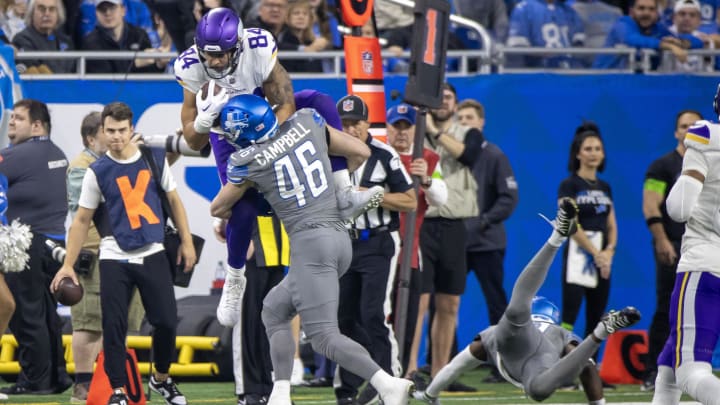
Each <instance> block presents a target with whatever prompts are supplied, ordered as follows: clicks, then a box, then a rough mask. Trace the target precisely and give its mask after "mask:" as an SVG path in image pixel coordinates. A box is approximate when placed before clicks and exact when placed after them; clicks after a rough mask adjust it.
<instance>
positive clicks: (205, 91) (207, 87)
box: [200, 81, 222, 99]
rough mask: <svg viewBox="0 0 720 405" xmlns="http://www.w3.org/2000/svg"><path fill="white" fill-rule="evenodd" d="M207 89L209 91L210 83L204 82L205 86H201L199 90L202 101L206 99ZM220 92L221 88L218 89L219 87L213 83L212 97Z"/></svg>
mask: <svg viewBox="0 0 720 405" xmlns="http://www.w3.org/2000/svg"><path fill="white" fill-rule="evenodd" d="M209 89H210V81H207V82H205V84H203V86H202V89H200V91H201V92H202V98H203V99H206V98H207V96H208V91H209ZM221 91H222V87H220V85H219V84H217V82H215V87H214V88H213V95H215V94H218V93H220V92H221Z"/></svg>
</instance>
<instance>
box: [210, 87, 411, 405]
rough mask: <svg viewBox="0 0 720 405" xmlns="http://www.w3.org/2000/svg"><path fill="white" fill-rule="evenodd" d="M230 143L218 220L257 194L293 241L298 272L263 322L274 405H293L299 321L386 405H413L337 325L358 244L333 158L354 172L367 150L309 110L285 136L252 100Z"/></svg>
mask: <svg viewBox="0 0 720 405" xmlns="http://www.w3.org/2000/svg"><path fill="white" fill-rule="evenodd" d="M220 120H221V125H222V128H223V131H224V132H225V136H226V137H227V139H228V141H229V142H232V143H234V144H235V145H237V146H238V147H240V150H239V151H237V152H235V153H234V154H233V155H232V156H231V158H230V161H229V163H228V170H227V177H228V184H226V185H225V186H224V187H223V188H222V189H221V190H220V192H219V193H218V195H217V196H216V197H215V199H214V200H213V202H212V204H211V211H212V215H213V216H216V217H220V218H225V217H228V216H229V215H230V213H231V209H232V206H233V205H234V204H235V202H236V201H237V200H238V199H240V198H241V197H242V195H243V194H244V193H245V191H246V190H247V189H248V188H249V187H255V188H257V189H258V190H259V191H261V192H262V193H263V195H264V196H265V198H266V199H267V201H268V202H269V203H270V205H271V206H272V208H273V211H274V212H275V214H276V215H277V216H278V217H279V218H280V220H281V221H282V222H283V224H284V225H285V229H286V230H287V233H288V236H289V238H290V263H291V266H290V271H289V273H288V275H287V277H285V279H284V280H283V281H282V282H280V284H278V285H277V286H276V287H275V288H273V289H272V290H271V291H270V292H269V293H268V295H267V296H266V298H265V300H264V302H263V310H262V318H263V323H264V324H265V329H266V331H267V335H268V340H269V341H270V358H271V360H272V364H273V369H274V372H275V383H274V385H273V391H272V393H271V395H270V398H269V400H268V404H269V405H290V404H291V400H290V375H291V373H292V366H293V356H294V351H295V342H294V340H293V336H292V332H291V330H290V320H291V319H292V318H293V317H294V316H295V314H299V315H300V320H301V323H302V326H303V330H304V331H305V334H306V335H307V337H308V338H309V340H310V343H311V345H312V347H313V349H314V350H315V351H316V352H318V353H320V354H322V355H324V356H326V357H327V358H329V359H331V360H334V361H335V362H337V363H338V364H339V365H340V366H342V367H344V368H346V369H348V370H350V371H351V372H352V373H354V374H356V375H358V376H360V377H362V378H363V379H366V380H368V381H370V383H371V384H372V385H373V387H375V389H377V391H378V392H379V393H380V397H381V398H382V399H383V401H384V403H385V404H386V405H405V404H407V403H408V400H409V396H410V392H411V391H412V389H413V383H412V382H411V381H409V380H404V379H401V378H396V377H393V376H391V375H389V374H387V373H386V372H385V371H383V370H382V369H381V368H380V366H378V365H377V364H376V363H375V362H374V361H373V360H372V359H371V358H370V355H369V354H368V352H367V351H366V350H365V349H364V348H363V347H362V346H361V345H359V344H358V343H356V342H354V341H353V340H351V339H350V338H348V337H346V336H344V335H342V334H340V332H339V329H338V324H337V310H338V291H339V283H338V279H339V277H340V276H341V275H342V274H343V273H344V272H345V271H346V270H347V269H348V267H349V265H350V260H351V257H352V252H351V244H350V238H349V235H348V233H347V230H346V229H345V226H344V224H343V220H342V218H341V216H340V213H339V210H338V207H337V201H336V198H335V192H336V190H335V184H334V182H333V177H332V175H331V168H330V161H329V158H328V153H330V154H331V155H341V156H345V157H346V158H347V159H348V166H349V168H351V170H352V169H354V168H356V167H357V166H359V165H360V164H362V162H363V161H364V160H365V159H367V157H368V156H369V154H370V151H369V149H368V147H367V146H366V145H365V144H363V143H362V142H361V141H359V140H357V139H355V138H353V137H351V136H349V135H347V134H345V133H342V132H340V131H337V130H335V129H333V128H331V127H329V126H327V125H326V124H325V120H324V119H323V118H322V117H321V116H320V115H319V114H318V113H317V112H316V111H315V110H313V109H302V110H300V111H297V112H296V113H295V114H294V115H292V116H291V117H290V118H289V119H288V120H287V121H285V122H284V123H283V124H282V125H280V126H279V127H278V121H277V117H276V116H275V114H274V113H273V111H272V108H271V107H270V105H269V104H268V103H267V102H266V101H265V100H264V99H262V98H260V97H257V96H253V95H249V94H243V95H239V96H235V97H233V98H232V99H231V100H230V101H228V103H227V105H226V106H225V107H224V108H223V110H222V112H221V114H220Z"/></svg>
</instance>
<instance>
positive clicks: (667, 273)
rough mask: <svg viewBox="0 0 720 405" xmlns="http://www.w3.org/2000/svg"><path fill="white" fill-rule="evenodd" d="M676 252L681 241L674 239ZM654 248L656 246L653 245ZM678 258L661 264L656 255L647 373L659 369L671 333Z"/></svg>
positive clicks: (678, 250) (646, 360) (646, 363)
mask: <svg viewBox="0 0 720 405" xmlns="http://www.w3.org/2000/svg"><path fill="white" fill-rule="evenodd" d="M672 244H673V247H674V248H675V252H677V254H678V260H679V255H680V241H679V240H678V241H672ZM653 249H654V247H653ZM678 260H675V263H673V264H671V265H664V264H661V263H660V261H659V260H658V258H657V256H655V298H656V303H655V315H653V319H652V323H651V324H650V330H649V332H648V340H649V342H648V343H649V345H648V354H647V358H646V359H645V370H646V373H650V372H653V371H657V359H658V356H659V355H660V352H661V351H662V349H663V346H665V341H666V340H667V338H668V335H670V319H669V317H670V296H671V295H672V291H673V287H675V270H677V264H678Z"/></svg>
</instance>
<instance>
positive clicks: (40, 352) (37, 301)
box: [5, 234, 70, 390]
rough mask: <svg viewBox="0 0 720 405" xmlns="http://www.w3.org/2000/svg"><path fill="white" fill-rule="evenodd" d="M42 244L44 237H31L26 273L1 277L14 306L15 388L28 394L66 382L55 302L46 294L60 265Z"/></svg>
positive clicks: (11, 327) (48, 293) (61, 243)
mask: <svg viewBox="0 0 720 405" xmlns="http://www.w3.org/2000/svg"><path fill="white" fill-rule="evenodd" d="M46 240H47V237H46V236H44V235H39V234H33V238H32V244H31V245H30V249H28V254H29V255H30V261H29V262H28V266H27V267H26V269H25V270H24V271H21V272H19V273H8V274H6V275H5V280H6V282H7V285H8V288H9V289H10V292H12V295H13V298H14V299H15V305H16V306H15V313H14V314H13V316H12V318H11V319H10V330H11V331H12V333H13V335H14V336H15V339H16V340H17V342H18V361H19V362H20V368H21V371H20V375H19V376H18V385H20V386H23V387H26V388H29V389H31V390H53V389H55V388H56V387H58V386H62V385H65V386H67V383H68V381H70V380H69V378H70V377H68V375H67V372H66V371H65V358H64V354H65V352H64V351H63V347H62V330H61V323H60V317H59V316H58V314H57V301H55V297H53V295H52V294H51V293H50V282H51V281H52V279H53V277H54V276H55V273H57V271H58V270H59V269H60V263H58V262H56V261H55V260H53V259H52V257H50V255H49V253H48V251H47V249H46V248H45V241H46ZM55 242H56V243H58V244H60V245H64V243H63V242H62V241H55Z"/></svg>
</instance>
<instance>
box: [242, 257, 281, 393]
mask: <svg viewBox="0 0 720 405" xmlns="http://www.w3.org/2000/svg"><path fill="white" fill-rule="evenodd" d="M283 277H285V267H284V266H271V267H261V266H258V265H257V261H256V260H255V257H254V256H253V258H252V259H250V260H248V261H247V263H246V264H245V278H246V279H247V284H246V286H245V295H244V296H243V306H242V320H241V324H240V325H239V326H236V328H240V331H239V332H240V333H241V334H242V344H241V348H240V350H241V356H242V358H241V359H240V362H239V363H240V364H235V365H234V369H235V370H234V371H235V373H240V376H238V375H237V374H236V376H235V378H236V380H237V379H238V377H239V378H241V379H242V386H238V387H236V392H237V393H238V394H239V395H248V394H254V395H260V396H265V395H270V392H272V387H273V381H272V374H271V373H272V362H271V361H270V343H269V342H268V338H267V334H265V325H263V323H262V319H261V317H260V313H261V311H262V306H263V299H265V296H266V295H267V293H268V292H269V291H270V290H271V289H272V288H273V287H275V286H276V285H277V284H278V283H279V282H280V281H282V279H283ZM237 332H238V331H233V335H235V333H237ZM236 360H237V358H236Z"/></svg>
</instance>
